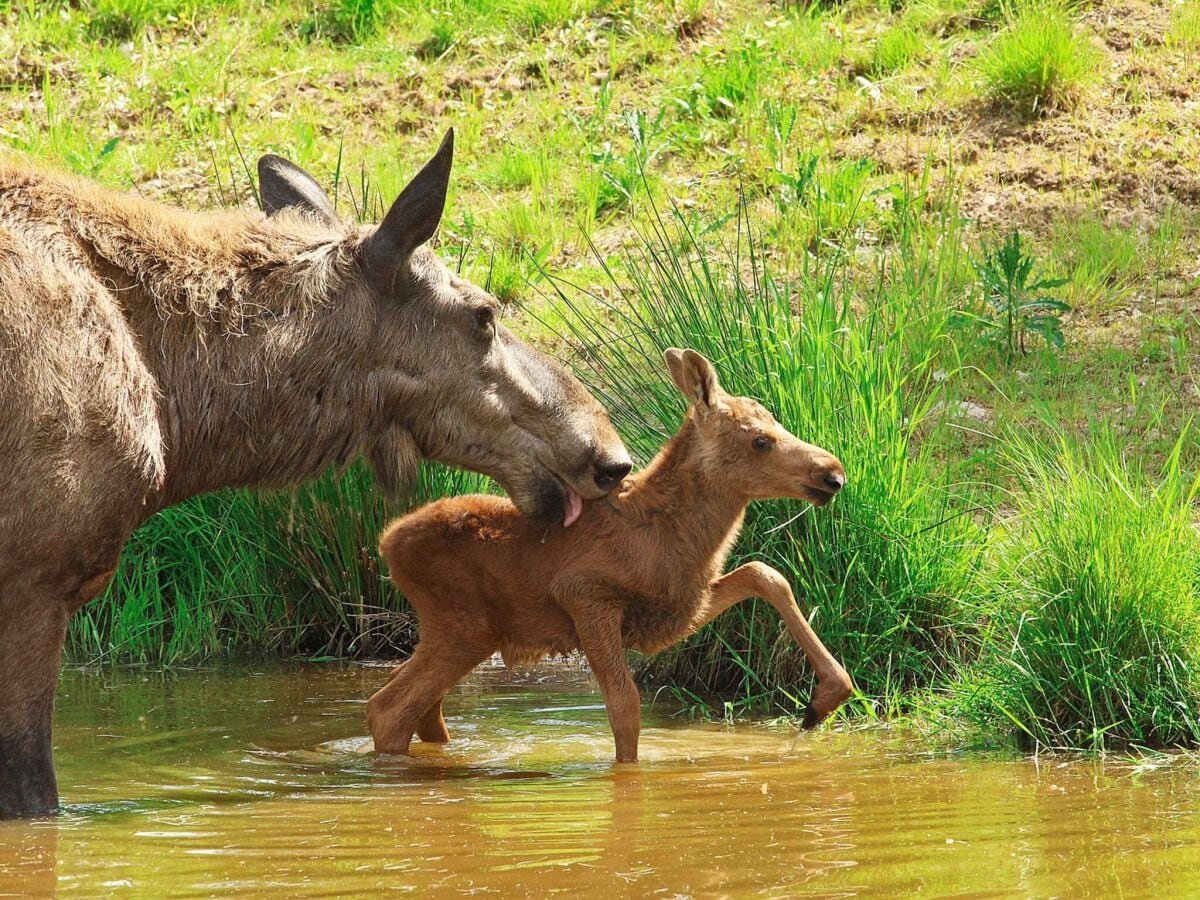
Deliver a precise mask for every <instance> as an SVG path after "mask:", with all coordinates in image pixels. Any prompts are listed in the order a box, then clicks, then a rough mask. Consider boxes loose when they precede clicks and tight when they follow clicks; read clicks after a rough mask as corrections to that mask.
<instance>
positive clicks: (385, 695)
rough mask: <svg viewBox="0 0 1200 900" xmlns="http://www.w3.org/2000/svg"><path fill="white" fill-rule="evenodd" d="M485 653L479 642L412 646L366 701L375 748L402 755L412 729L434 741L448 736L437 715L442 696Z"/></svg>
mask: <svg viewBox="0 0 1200 900" xmlns="http://www.w3.org/2000/svg"><path fill="white" fill-rule="evenodd" d="M491 652H492V648H491V647H483V646H480V645H475V646H471V645H463V644H459V645H456V646H446V645H441V644H432V643H429V642H427V641H423V642H421V643H420V644H418V645H417V649H416V650H415V651H414V652H413V655H412V657H411V658H410V659H409V660H408V662H406V663H405V664H404V665H403V667H401V668H400V669H399V670H398V671H397V672H396V674H395V675H394V676H393V678H392V680H391V681H389V682H388V683H387V684H386V685H384V687H382V688H380V689H379V690H378V691H376V692H375V694H374V695H373V696H372V697H371V699H370V700H368V701H367V720H368V723H369V725H370V729H371V737H372V738H373V739H374V741H375V749H376V750H377V751H378V752H380V753H408V748H409V744H411V743H412V738H413V734H414V733H419V734H420V737H421V739H422V740H426V741H431V742H434V743H444V742H445V741H447V740H449V739H450V735H449V732H447V730H446V723H445V721H444V720H443V719H442V709H441V706H442V698H443V697H445V696H446V694H447V693H449V691H450V689H451V688H452V687H454V685H456V684H458V682H459V681H461V680H462V679H463V677H464V676H466V675H467V673H469V672H470V671H471V670H472V669H473V668H475V666H477V665H479V663H481V662H483V661H484V660H485V659H487V658H488V656H489V655H491Z"/></svg>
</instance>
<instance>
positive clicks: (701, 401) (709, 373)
mask: <svg viewBox="0 0 1200 900" xmlns="http://www.w3.org/2000/svg"><path fill="white" fill-rule="evenodd" d="M664 356H665V357H666V360H667V368H668V369H670V370H671V380H672V381H674V382H675V386H676V387H677V388H679V391H680V393H682V394H683V396H685V397H687V398H688V399H689V400H690V401H692V404H693V405H694V406H695V407H696V409H697V410H698V411H699V412H701V413H702V414H704V413H708V412H709V410H711V409H712V408H713V406H714V405H715V404H716V402H717V396H718V395H719V394H720V392H721V385H720V382H718V381H717V370H716V369H714V368H713V364H712V363H710V362H709V361H708V360H707V359H705V358H704V357H703V356H701V355H700V354H699V353H697V352H696V351H695V350H676V349H675V348H674V347H672V348H671V349H669V350H668V351H667V352H666V353H665V354H664Z"/></svg>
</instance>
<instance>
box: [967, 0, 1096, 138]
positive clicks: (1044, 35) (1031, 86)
mask: <svg viewBox="0 0 1200 900" xmlns="http://www.w3.org/2000/svg"><path fill="white" fill-rule="evenodd" d="M1098 62H1099V54H1098V53H1097V52H1096V50H1095V49H1094V48H1093V47H1092V45H1091V44H1090V43H1089V42H1088V40H1087V38H1085V37H1084V36H1082V35H1080V34H1078V33H1077V32H1076V31H1075V24H1074V22H1073V21H1072V19H1071V17H1070V16H1069V15H1068V13H1067V10H1066V8H1065V6H1064V5H1063V4H1062V3H1061V2H1059V0H1047V2H1038V3H1030V4H1023V5H1021V6H1020V7H1019V8H1018V9H1017V11H1016V12H1014V13H1011V14H1010V16H1009V22H1008V26H1007V27H1006V28H1005V29H1004V30H1003V31H1002V32H1000V33H999V34H998V35H996V37H995V38H994V39H993V40H992V43H991V44H990V45H989V46H988V47H987V49H986V50H985V51H984V52H983V54H982V55H981V56H980V59H979V64H978V65H979V71H980V73H981V74H982V75H983V80H984V83H985V84H986V86H987V90H988V92H989V93H990V94H991V96H992V98H993V99H994V100H996V101H998V102H1000V103H1004V104H1006V105H1008V106H1011V107H1012V108H1013V109H1016V110H1019V111H1021V112H1024V113H1028V114H1034V115H1036V114H1040V113H1045V112H1049V111H1052V110H1055V109H1059V108H1061V107H1065V106H1069V105H1070V104H1071V103H1073V102H1074V101H1075V99H1076V98H1077V97H1078V96H1079V93H1080V91H1081V89H1082V88H1083V87H1084V85H1085V84H1087V83H1088V82H1089V81H1090V80H1091V79H1092V77H1093V76H1094V74H1095V72H1096V68H1097V65H1098Z"/></svg>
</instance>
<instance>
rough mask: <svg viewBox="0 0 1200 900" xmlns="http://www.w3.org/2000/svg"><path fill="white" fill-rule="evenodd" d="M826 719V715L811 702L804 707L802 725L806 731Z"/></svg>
mask: <svg viewBox="0 0 1200 900" xmlns="http://www.w3.org/2000/svg"><path fill="white" fill-rule="evenodd" d="M824 721H825V715H823V714H821V713H819V712H817V708H816V707H815V706H813V705H812V704H811V703H810V704H808V706H806V707H804V723H803V724H802V725H801V727H802V728H803V729H804V730H805V731H811V730H812V729H814V728H816V727H817V726H818V725H820V724H821V723H822V722H824Z"/></svg>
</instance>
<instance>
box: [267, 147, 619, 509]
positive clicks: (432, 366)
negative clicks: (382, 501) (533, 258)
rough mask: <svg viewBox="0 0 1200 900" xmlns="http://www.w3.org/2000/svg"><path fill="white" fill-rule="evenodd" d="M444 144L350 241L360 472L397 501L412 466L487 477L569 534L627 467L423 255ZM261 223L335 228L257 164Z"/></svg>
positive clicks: (562, 392) (276, 170)
mask: <svg viewBox="0 0 1200 900" xmlns="http://www.w3.org/2000/svg"><path fill="white" fill-rule="evenodd" d="M453 156H454V133H453V132H452V131H451V132H447V134H446V137H445V139H444V140H443V141H442V145H441V147H440V148H439V149H438V151H437V153H436V154H435V155H434V157H433V158H432V159H431V160H430V161H429V162H428V163H427V164H426V165H425V167H424V168H423V169H421V171H420V172H419V173H418V174H417V175H416V177H415V178H413V180H412V181H411V182H410V183H409V184H408V186H407V187H405V188H404V190H403V191H402V192H401V193H400V196H399V197H398V198H397V199H396V201H395V203H393V204H392V207H391V209H390V210H389V211H388V213H387V215H386V216H385V217H384V219H383V222H382V223H380V225H379V226H378V227H377V228H369V227H368V228H362V229H357V230H352V231H351V232H350V233H349V235H348V236H347V237H346V239H345V240H346V244H345V249H346V253H345V254H344V255H346V256H347V257H348V258H349V260H350V264H349V265H348V267H347V270H348V272H349V274H348V275H347V276H346V278H345V279H344V280H345V281H346V287H345V288H344V290H345V292H346V293H347V294H350V295H353V297H344V298H340V299H341V301H343V302H347V303H351V302H352V303H353V305H354V306H355V308H357V309H359V310H365V311H366V312H365V315H364V316H363V318H364V319H366V320H369V321H368V322H367V326H366V327H367V329H368V334H367V339H366V340H365V341H364V342H363V343H362V345H360V346H358V347H356V348H355V350H354V352H355V353H356V354H358V355H359V356H361V357H362V360H361V361H360V362H361V368H362V369H363V371H365V372H366V377H367V378H368V380H369V382H370V385H371V395H372V397H373V407H374V409H375V410H376V411H377V416H378V422H377V423H375V434H374V437H373V444H372V445H371V446H370V447H368V451H367V454H368V458H369V460H370V461H371V463H372V465H373V467H374V469H375V471H376V473H377V475H378V476H379V478H380V481H381V482H382V483H383V485H384V487H385V488H387V489H389V490H391V491H392V492H394V493H398V492H402V491H403V490H404V489H405V488H406V487H407V486H408V482H409V481H410V480H411V478H412V477H413V475H414V474H415V471H416V466H417V462H418V461H419V459H421V458H428V459H434V460H438V461H440V462H444V463H448V464H450V465H454V466H460V467H462V468H465V469H470V470H472V471H476V472H482V473H484V474H486V475H489V476H491V477H492V478H494V479H495V480H496V481H498V482H499V483H500V485H501V486H502V487H503V488H504V489H505V490H506V491H507V492H508V493H509V495H510V496H511V497H512V499H513V501H514V502H515V503H516V505H517V506H518V507H519V508H520V509H521V510H522V511H523V512H525V513H526V514H530V515H541V516H555V517H560V518H562V519H563V520H564V521H565V522H567V523H568V524H569V523H570V522H573V521H574V519H575V518H576V517H577V516H578V514H579V510H580V508H581V506H582V504H581V498H595V497H599V496H601V495H603V494H605V493H607V492H608V491H610V490H612V489H613V488H614V487H616V485H618V484H619V483H620V482H621V479H622V478H624V476H625V475H626V474H627V473H628V471H629V468H630V459H629V454H628V453H627V452H626V450H625V448H624V446H623V445H622V443H621V440H620V438H619V437H618V436H617V433H616V431H615V430H614V429H613V427H612V424H611V423H610V422H609V420H608V416H607V415H606V414H605V412H604V410H603V409H602V408H601V407H600V405H599V404H598V403H597V402H596V400H595V399H594V398H593V397H592V396H591V394H589V393H588V391H587V390H586V389H585V388H584V387H583V385H582V384H580V383H579V381H577V380H576V379H575V378H574V377H573V376H572V375H571V374H570V373H569V372H568V371H567V370H566V369H565V368H564V367H562V366H560V365H559V364H557V363H555V362H554V361H552V360H550V359H548V358H546V357H545V356H543V355H542V354H541V353H539V352H537V351H536V350H534V349H533V348H532V347H530V346H529V345H527V344H526V343H524V342H523V341H521V340H520V339H518V338H517V337H516V336H515V335H513V334H512V332H510V331H509V330H508V329H507V328H505V327H504V325H503V324H502V323H501V321H500V306H499V304H498V303H497V302H496V300H495V299H494V298H493V297H491V296H490V295H489V294H487V293H486V292H485V291H483V290H481V289H480V288H478V287H476V286H475V285H474V284H471V283H470V282H469V281H467V280H466V279H464V278H462V277H460V276H459V275H457V274H456V273H454V272H452V271H451V270H450V269H448V268H447V267H446V265H445V264H444V263H443V262H442V261H441V259H440V258H439V257H438V255H437V254H435V253H434V252H433V251H432V250H430V249H429V248H428V247H425V246H423V245H424V244H425V243H426V242H427V241H428V240H429V239H430V238H431V237H433V234H434V231H435V230H436V229H437V226H438V223H439V222H440V220H441V217H442V211H443V208H444V207H445V203H446V191H447V187H448V184H449V179H450V169H451V163H452V160H453ZM259 173H260V177H261V188H262V189H261V196H262V200H263V205H264V207H265V209H266V210H267V213H268V215H272V214H274V213H276V212H278V211H280V210H283V209H297V208H298V209H300V210H302V211H303V212H305V213H307V214H309V215H310V216H316V217H318V218H321V219H324V220H326V221H327V222H328V223H329V224H330V225H331V226H332V225H340V223H338V220H337V217H336V215H335V213H334V210H333V206H332V204H331V203H330V201H329V199H328V198H327V197H326V196H325V194H324V192H323V191H322V190H321V188H320V187H319V186H318V185H317V183H316V182H315V181H314V180H313V179H312V177H311V176H309V175H308V174H307V173H305V172H304V171H303V170H301V169H299V168H297V167H296V166H294V165H292V164H291V163H288V162H286V161H285V160H282V159H279V158H278V157H264V158H263V159H262V160H261V161H260V162H259Z"/></svg>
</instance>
